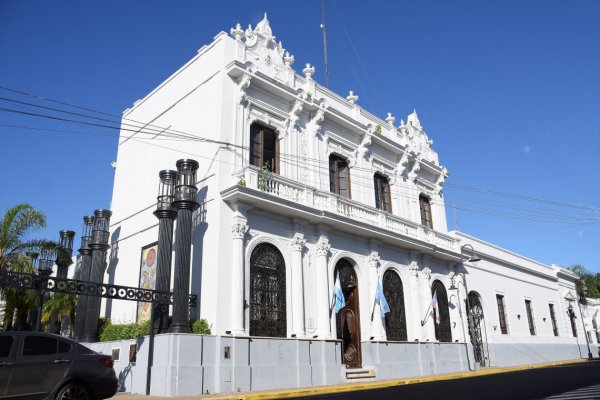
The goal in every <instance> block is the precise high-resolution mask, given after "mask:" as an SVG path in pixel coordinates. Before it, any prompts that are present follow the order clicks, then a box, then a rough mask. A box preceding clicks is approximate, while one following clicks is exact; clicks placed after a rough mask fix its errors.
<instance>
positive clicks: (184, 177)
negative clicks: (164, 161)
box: [169, 159, 199, 333]
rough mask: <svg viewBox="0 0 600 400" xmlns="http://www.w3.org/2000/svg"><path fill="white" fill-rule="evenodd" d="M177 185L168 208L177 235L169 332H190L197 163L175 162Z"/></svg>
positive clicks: (190, 161) (185, 160)
mask: <svg viewBox="0 0 600 400" xmlns="http://www.w3.org/2000/svg"><path fill="white" fill-rule="evenodd" d="M176 165H177V183H176V184H175V200H174V201H173V203H172V205H173V207H174V208H175V209H176V210H177V236H176V238H175V279H174V282H173V322H172V323H171V328H170V329H169V332H172V333H190V327H189V324H188V318H189V311H188V307H189V305H188V304H189V303H188V302H189V300H188V298H189V295H190V253H191V251H192V213H193V212H194V210H196V209H197V208H198V206H199V204H198V203H197V202H196V194H197V193H198V188H197V187H196V171H197V170H198V167H199V164H198V162H197V161H195V160H187V159H183V160H178V161H177V164H176Z"/></svg>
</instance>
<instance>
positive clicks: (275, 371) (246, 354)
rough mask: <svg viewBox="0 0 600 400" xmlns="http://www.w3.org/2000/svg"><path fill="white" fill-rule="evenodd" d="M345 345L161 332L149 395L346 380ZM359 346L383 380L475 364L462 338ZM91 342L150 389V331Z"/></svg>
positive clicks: (573, 350)
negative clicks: (116, 358) (131, 352)
mask: <svg viewBox="0 0 600 400" xmlns="http://www.w3.org/2000/svg"><path fill="white" fill-rule="evenodd" d="M132 344H135V345H136V346H137V354H136V360H135V362H129V348H130V345H132ZM340 346H341V342H340V341H338V340H330V341H315V340H308V339H283V338H260V337H250V338H248V337H246V338H242V337H231V336H201V335H193V334H164V335H157V336H156V337H155V342H154V362H153V367H152V371H151V374H152V376H151V378H152V379H151V387H150V394H152V395H157V396H188V395H196V394H206V393H227V392H237V391H241V392H246V391H253V390H268V389H284V388H295V387H307V386H316V385H332V384H337V383H342V382H345V381H346V378H345V370H346V368H345V366H344V364H342V361H341V358H340V357H341V349H340ZM361 346H362V361H363V366H364V367H367V368H373V369H375V372H376V379H377V380H386V379H401V378H406V377H415V376H427V375H433V374H443V373H451V372H460V371H467V370H469V369H470V368H471V369H473V368H474V365H473V364H471V365H469V361H470V362H471V363H473V353H472V349H471V348H470V345H468V346H467V345H465V344H464V343H432V342H420V343H419V342H363V343H362V344H361ZM90 347H91V348H93V349H94V350H95V351H98V352H101V353H104V354H112V350H113V349H117V348H118V349H119V350H120V360H119V361H115V365H114V368H115V372H116V373H117V376H118V377H119V391H124V392H131V393H140V394H144V393H145V391H146V371H147V360H148V358H147V357H148V337H147V336H146V337H144V338H139V339H137V340H123V341H118V342H107V343H92V344H91V345H90ZM467 351H469V353H468V354H467ZM488 351H489V352H488V353H487V354H489V359H490V361H491V363H490V364H491V366H497V367H502V366H513V365H524V364H535V363H541V362H549V361H561V360H573V359H578V358H587V346H586V345H585V343H584V344H581V343H579V344H576V343H573V344H568V343H567V344H558V343H556V344H541V343H495V344H489V345H488ZM592 354H593V355H594V357H598V345H593V346H592Z"/></svg>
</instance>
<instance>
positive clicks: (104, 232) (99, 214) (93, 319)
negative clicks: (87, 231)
mask: <svg viewBox="0 0 600 400" xmlns="http://www.w3.org/2000/svg"><path fill="white" fill-rule="evenodd" d="M111 215H112V211H110V210H103V209H98V210H95V211H94V227H93V228H92V239H91V241H90V243H89V247H90V249H92V269H91V272H90V283H91V284H93V285H94V286H95V287H96V290H95V294H99V290H98V286H99V285H100V284H101V283H102V280H103V279H102V278H103V275H104V266H105V264H106V251H107V250H108V249H109V247H110V246H109V245H108V237H109V234H110V232H109V228H110V217H111ZM99 316H100V297H96V296H91V297H89V298H88V300H87V310H86V316H85V327H84V329H83V338H82V339H81V341H82V342H88V343H89V342H93V341H95V340H96V336H97V330H98V317H99Z"/></svg>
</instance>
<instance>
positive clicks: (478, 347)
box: [467, 292, 487, 367]
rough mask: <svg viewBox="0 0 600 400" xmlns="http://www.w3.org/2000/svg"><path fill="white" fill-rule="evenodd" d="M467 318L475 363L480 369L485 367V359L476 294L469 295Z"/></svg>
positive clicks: (479, 310)
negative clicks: (469, 324)
mask: <svg viewBox="0 0 600 400" xmlns="http://www.w3.org/2000/svg"><path fill="white" fill-rule="evenodd" d="M467 318H469V320H470V323H471V331H469V335H470V336H471V343H472V344H473V353H475V361H477V362H478V363H479V365H481V366H482V367H485V366H486V365H487V357H486V356H485V343H484V341H483V333H482V329H484V328H485V322H484V319H483V307H482V306H481V301H480V300H479V294H478V293H477V292H470V293H469V307H467Z"/></svg>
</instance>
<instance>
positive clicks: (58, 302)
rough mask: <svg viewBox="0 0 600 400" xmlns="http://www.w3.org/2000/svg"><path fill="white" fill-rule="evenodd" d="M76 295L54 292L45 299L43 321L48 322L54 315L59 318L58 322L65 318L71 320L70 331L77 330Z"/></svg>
mask: <svg viewBox="0 0 600 400" xmlns="http://www.w3.org/2000/svg"><path fill="white" fill-rule="evenodd" d="M76 302H77V301H76V299H75V296H73V295H71V294H66V293H54V294H53V295H52V296H50V297H49V298H48V299H46V300H45V301H44V309H43V311H42V323H48V322H49V321H50V320H51V319H52V316H53V315H54V316H55V318H56V319H57V320H58V323H61V321H62V320H63V319H65V318H67V319H68V320H69V325H70V331H71V332H73V331H74V330H75V304H76Z"/></svg>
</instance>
